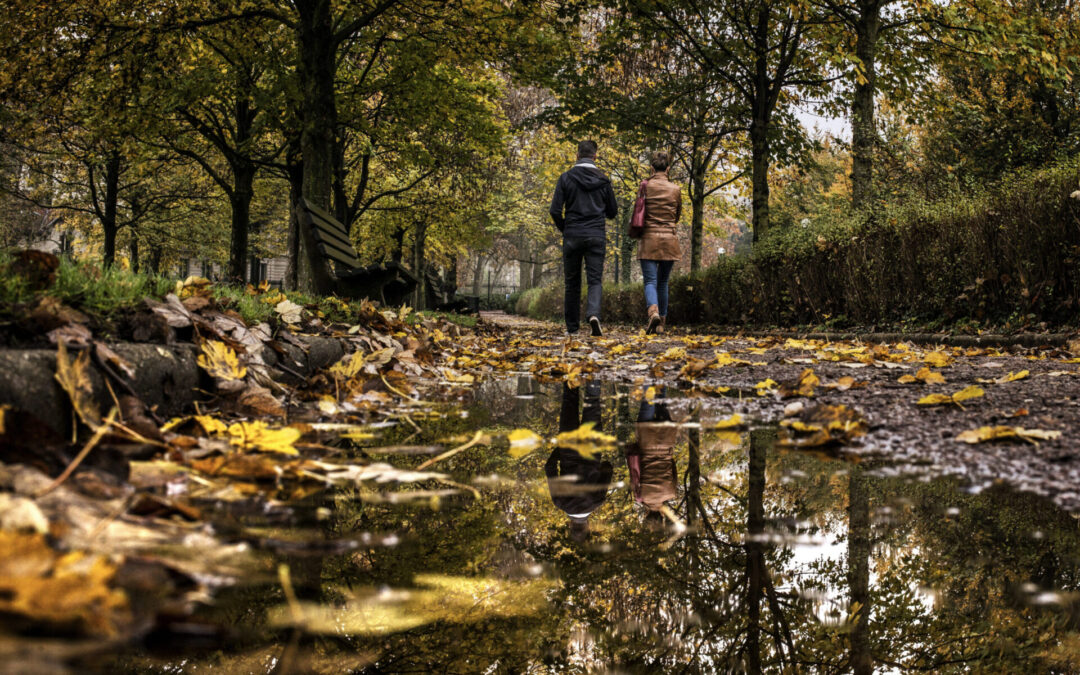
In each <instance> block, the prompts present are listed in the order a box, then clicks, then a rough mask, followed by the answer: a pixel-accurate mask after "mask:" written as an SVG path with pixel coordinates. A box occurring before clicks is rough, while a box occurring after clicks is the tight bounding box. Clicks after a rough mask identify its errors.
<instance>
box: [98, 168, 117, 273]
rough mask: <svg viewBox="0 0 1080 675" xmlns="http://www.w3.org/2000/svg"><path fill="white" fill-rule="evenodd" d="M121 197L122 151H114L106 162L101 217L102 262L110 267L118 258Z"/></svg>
mask: <svg viewBox="0 0 1080 675" xmlns="http://www.w3.org/2000/svg"><path fill="white" fill-rule="evenodd" d="M119 198H120V153H118V152H113V153H112V154H111V155H110V156H109V160H108V161H107V162H106V163H105V205H104V208H103V211H104V213H102V217H101V229H102V230H103V231H104V234H105V243H104V246H103V247H102V262H103V263H104V264H105V266H106V267H110V266H111V265H112V264H113V262H114V261H115V260H116V233H117V231H118V230H119V229H120V227H119V225H118V224H117V222H116V210H117V202H118V201H119Z"/></svg>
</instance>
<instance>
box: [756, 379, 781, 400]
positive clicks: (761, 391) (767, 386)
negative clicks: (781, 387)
mask: <svg viewBox="0 0 1080 675" xmlns="http://www.w3.org/2000/svg"><path fill="white" fill-rule="evenodd" d="M777 386H778V385H777V384H776V382H775V381H773V379H772V378H768V379H766V380H763V381H761V382H758V383H757V384H755V385H754V389H757V393H758V396H764V395H766V394H768V393H769V392H772V391H775V390H776V387H777Z"/></svg>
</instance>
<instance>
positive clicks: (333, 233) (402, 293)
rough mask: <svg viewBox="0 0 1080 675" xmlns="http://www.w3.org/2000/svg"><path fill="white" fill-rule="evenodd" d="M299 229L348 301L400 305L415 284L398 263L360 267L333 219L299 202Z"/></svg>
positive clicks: (339, 226) (348, 243) (316, 207)
mask: <svg viewBox="0 0 1080 675" xmlns="http://www.w3.org/2000/svg"><path fill="white" fill-rule="evenodd" d="M296 217H297V220H298V222H299V223H300V227H307V228H310V229H311V232H312V234H313V235H314V237H315V242H316V246H317V247H318V249H319V252H320V253H321V254H322V255H323V257H324V258H326V259H327V260H328V261H329V262H330V263H331V269H332V270H333V276H334V277H335V278H336V281H337V283H338V287H339V288H340V289H341V292H340V295H342V296H345V297H349V298H372V299H375V300H379V301H381V302H382V303H383V304H384V305H400V304H402V303H405V302H407V301H408V299H409V294H411V293H412V292H413V290H414V289H415V288H416V285H417V283H418V281H417V278H416V276H415V275H414V274H413V273H412V272H410V271H409V270H407V269H405V268H404V267H402V266H401V265H400V264H399V263H396V262H393V261H391V262H388V263H385V264H383V265H368V266H366V267H364V266H362V265H361V264H360V260H359V258H358V257H357V254H356V248H355V247H353V245H352V242H350V241H349V233H348V231H346V229H345V226H344V225H342V224H341V223H340V222H339V221H338V220H337V219H336V218H334V217H333V216H332V215H330V214H329V213H327V212H326V211H324V210H323V209H321V208H319V207H318V206H315V205H314V204H312V203H311V202H309V201H308V200H306V199H301V200H300V203H299V204H297V206H296Z"/></svg>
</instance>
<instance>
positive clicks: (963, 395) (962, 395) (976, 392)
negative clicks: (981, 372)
mask: <svg viewBox="0 0 1080 675" xmlns="http://www.w3.org/2000/svg"><path fill="white" fill-rule="evenodd" d="M985 393H986V392H984V391H983V390H982V387H977V386H975V385H971V386H968V387H964V388H963V389H961V390H960V391H958V392H956V393H955V394H953V395H952V399H953V400H954V401H956V402H957V403H959V402H961V401H966V400H968V399H972V398H979V397H980V396H982V395H983V394H985Z"/></svg>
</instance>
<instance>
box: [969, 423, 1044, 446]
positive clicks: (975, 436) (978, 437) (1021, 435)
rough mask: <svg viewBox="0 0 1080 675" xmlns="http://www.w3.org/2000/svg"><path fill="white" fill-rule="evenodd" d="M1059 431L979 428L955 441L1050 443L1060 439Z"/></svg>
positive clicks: (1021, 428)
mask: <svg viewBox="0 0 1080 675" xmlns="http://www.w3.org/2000/svg"><path fill="white" fill-rule="evenodd" d="M1060 437H1061V432H1060V431H1044V430H1042V429H1024V428H1023V427H1010V426H996V427H979V428H978V429H971V430H969V431H963V432H961V433H959V434H957V436H956V440H958V441H960V442H962V443H969V444H975V443H985V442H987V441H1000V440H1021V441H1027V442H1028V443H1035V444H1037V441H1052V440H1054V439H1057V438H1060Z"/></svg>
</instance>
